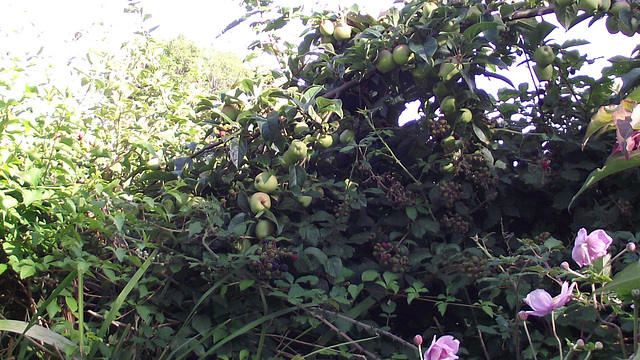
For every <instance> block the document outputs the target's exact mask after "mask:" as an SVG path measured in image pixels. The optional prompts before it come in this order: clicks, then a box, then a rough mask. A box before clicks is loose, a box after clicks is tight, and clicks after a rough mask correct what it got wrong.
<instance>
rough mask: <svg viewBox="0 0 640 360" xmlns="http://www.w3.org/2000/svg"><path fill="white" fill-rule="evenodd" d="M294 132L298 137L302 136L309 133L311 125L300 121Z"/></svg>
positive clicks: (294, 127)
mask: <svg viewBox="0 0 640 360" xmlns="http://www.w3.org/2000/svg"><path fill="white" fill-rule="evenodd" d="M293 132H294V133H295V134H296V135H302V134H306V133H307V132H309V125H307V123H306V122H304V121H299V122H297V123H296V124H295V125H294V126H293Z"/></svg>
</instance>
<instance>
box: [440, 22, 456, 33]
mask: <svg viewBox="0 0 640 360" xmlns="http://www.w3.org/2000/svg"><path fill="white" fill-rule="evenodd" d="M442 31H445V32H453V33H457V32H460V24H458V23H456V22H455V21H453V20H449V21H447V22H445V23H444V24H442Z"/></svg>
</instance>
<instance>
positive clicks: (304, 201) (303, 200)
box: [296, 195, 313, 207]
mask: <svg viewBox="0 0 640 360" xmlns="http://www.w3.org/2000/svg"><path fill="white" fill-rule="evenodd" d="M296 200H297V201H298V202H299V203H300V205H302V206H303V207H309V205H311V201H313V198H312V197H311V196H309V195H300V196H298V197H297V198H296Z"/></svg>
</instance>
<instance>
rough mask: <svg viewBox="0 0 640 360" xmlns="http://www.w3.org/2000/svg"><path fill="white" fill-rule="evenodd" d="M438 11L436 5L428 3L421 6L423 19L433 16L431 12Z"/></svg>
mask: <svg viewBox="0 0 640 360" xmlns="http://www.w3.org/2000/svg"><path fill="white" fill-rule="evenodd" d="M436 10H438V4H437V3H435V2H433V1H430V2H427V3H424V5H422V16H423V17H427V18H428V17H431V15H433V12H434V11H436Z"/></svg>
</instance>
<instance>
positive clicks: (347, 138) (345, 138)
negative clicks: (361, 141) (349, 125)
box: [340, 130, 356, 144]
mask: <svg viewBox="0 0 640 360" xmlns="http://www.w3.org/2000/svg"><path fill="white" fill-rule="evenodd" d="M355 139H356V134H354V132H353V131H351V130H345V131H343V132H342V133H341V134H340V142H341V143H343V144H346V143H350V142H352V141H354V140H355Z"/></svg>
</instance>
